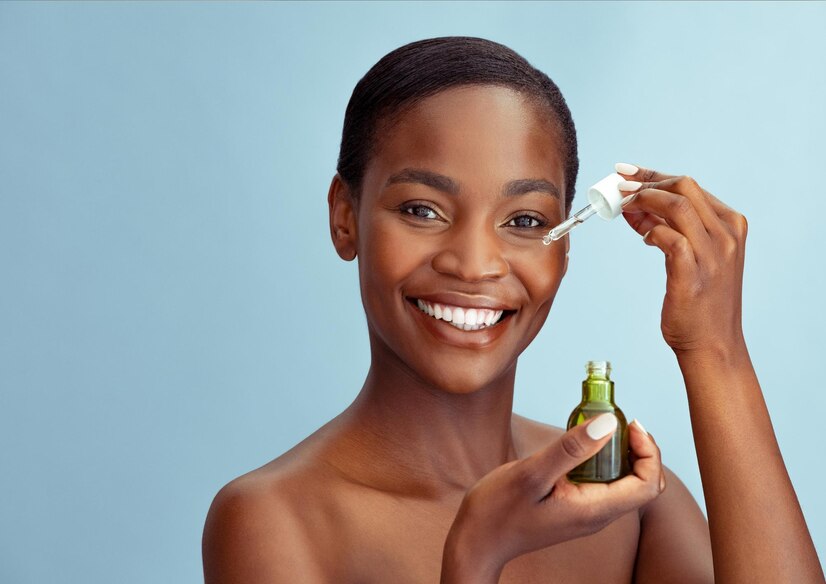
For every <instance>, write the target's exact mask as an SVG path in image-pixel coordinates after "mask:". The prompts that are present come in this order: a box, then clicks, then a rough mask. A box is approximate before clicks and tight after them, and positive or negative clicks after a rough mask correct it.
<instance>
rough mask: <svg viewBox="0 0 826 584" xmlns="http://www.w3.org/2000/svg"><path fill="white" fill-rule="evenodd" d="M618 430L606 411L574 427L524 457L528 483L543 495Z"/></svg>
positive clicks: (598, 449)
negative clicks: (528, 476) (528, 478)
mask: <svg viewBox="0 0 826 584" xmlns="http://www.w3.org/2000/svg"><path fill="white" fill-rule="evenodd" d="M616 429H617V417H616V416H615V415H614V414H612V413H610V412H609V413H605V414H601V415H599V416H596V417H595V418H591V419H590V420H588V421H587V422H585V423H583V424H579V425H578V426H574V427H573V428H571V429H570V430H568V431H567V432H565V433H564V434H563V435H562V436H560V437H559V438H558V439H557V440H556V441H555V442H553V443H552V444H550V445H548V446H546V447H545V448H543V449H542V450H540V451H539V452H536V453H534V454H532V455H531V456H529V457H527V458H525V459H523V463H525V465H526V466H525V468H524V469H523V470H524V472H525V473H526V474H528V475H530V477H531V478H532V480H530V481H529V482H530V484H532V485H535V486H536V487H537V489H538V491H537V493H536V494H537V496H539V497H544V496H545V495H547V494H548V492H549V491H550V490H551V489H552V488H553V486H554V484H555V483H556V481H558V480H559V479H560V477H562V476H563V475H565V474H567V473H568V472H570V471H572V470H573V469H574V468H576V467H577V466H579V465H580V464H582V463H583V462H585V461H586V460H588V459H589V458H591V457H592V456H594V455H595V454H596V453H597V452H599V451H600V450H601V449H602V447H603V446H605V444H606V443H607V442H608V440H610V438H611V436H613V435H614V432H615V431H616Z"/></svg>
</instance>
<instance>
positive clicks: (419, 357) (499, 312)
mask: <svg viewBox="0 0 826 584" xmlns="http://www.w3.org/2000/svg"><path fill="white" fill-rule="evenodd" d="M543 120H544V118H543V117H542V116H540V115H539V113H538V111H537V109H536V106H534V105H531V103H530V102H528V101H527V100H526V99H525V97H523V96H522V95H521V94H519V93H517V92H515V91H513V90H511V89H507V88H502V87H497V86H464V87H458V88H452V89H448V90H445V91H442V92H441V93H438V94H436V95H434V96H432V97H429V98H427V99H425V100H423V101H422V102H420V103H419V104H417V106H416V107H415V108H413V109H411V110H410V111H408V112H406V113H405V114H403V115H402V117H401V118H400V119H399V121H398V122H397V123H396V124H395V125H394V126H393V127H392V128H391V129H390V130H389V131H386V132H383V133H382V135H381V140H380V142H379V148H378V152H377V153H376V155H375V156H374V157H373V158H372V159H371V160H370V163H369V164H368V166H367V168H366V171H365V175H364V182H363V185H362V192H361V198H360V200H359V203H358V205H357V206H356V207H355V210H353V211H352V212H351V213H349V215H348V211H347V210H346V209H344V208H343V207H346V205H347V203H346V197H332V196H331V202H332V201H333V200H334V199H336V200H337V201H338V202H337V203H336V204H338V205H340V207H339V208H338V210H337V211H336V210H333V212H332V215H331V221H332V222H333V225H332V227H333V232H334V237H333V239H334V242H335V243H336V247H337V248H338V250H339V253H340V254H342V257H347V255H348V252H347V251H346V250H348V249H352V251H355V252H356V254H357V255H358V258H359V276H360V283H361V294H362V301H363V303H364V307H365V312H366V314H367V322H368V328H369V331H370V338H371V348H372V352H373V360H374V364H375V363H376V359H377V358H383V357H387V358H389V359H395V360H398V362H399V363H401V364H402V366H403V367H404V368H407V369H408V370H409V371H410V372H412V373H413V374H414V375H415V376H417V377H418V378H420V379H422V380H424V381H425V382H426V383H428V384H430V385H433V386H436V387H438V388H440V389H441V390H443V391H448V392H452V393H469V392H473V391H475V390H478V389H480V388H482V387H485V386H487V385H489V384H490V383H492V382H495V381H496V380H497V379H500V378H501V377H502V376H503V375H504V374H506V373H509V372H512V371H513V368H514V367H515V364H516V359H517V357H518V356H519V354H520V353H521V352H522V351H523V350H524V349H525V347H527V345H528V344H529V343H530V342H531V341H532V340H533V338H534V337H535V336H536V334H537V333H538V332H539V330H540V328H541V327H542V325H543V323H544V322H545V319H546V317H547V315H548V311H549V310H550V308H551V304H552V302H553V299H554V296H555V295H556V291H557V289H558V287H559V283H560V281H561V280H562V276H563V275H564V272H565V268H566V265H567V245H568V238H567V237H566V238H564V239H563V240H560V241H557V242H554V243H552V244H551V245H550V246H545V245H543V244H542V236H543V235H544V234H545V233H547V232H548V230H549V229H550V228H551V227H553V226H554V225H556V224H557V223H559V222H560V221H562V220H563V219H564V218H565V204H564V198H563V194H564V193H565V188H566V185H565V183H564V173H563V168H564V165H563V162H564V161H563V159H562V152H563V149H562V147H561V144H560V142H559V136H558V133H557V131H556V130H555V129H554V128H552V127H551V126H550V125H549V124H548V122H547V121H543ZM334 184H335V181H334ZM333 191H334V189H332V188H331V194H332V193H333ZM337 222H338V223H339V224H340V225H344V224H345V223H347V222H349V228H347V227H346V226H345V227H344V228H343V229H337V228H336V223H337ZM430 313H432V315H431V314H430ZM497 318H498V320H497ZM451 321H452V322H451ZM474 323H475V324H474ZM465 329H467V330H465Z"/></svg>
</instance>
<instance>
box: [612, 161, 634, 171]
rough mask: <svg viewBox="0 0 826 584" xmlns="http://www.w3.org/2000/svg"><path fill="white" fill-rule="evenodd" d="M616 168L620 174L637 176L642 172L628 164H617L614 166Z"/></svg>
mask: <svg viewBox="0 0 826 584" xmlns="http://www.w3.org/2000/svg"><path fill="white" fill-rule="evenodd" d="M614 168H615V169H616V171H617V172H618V173H620V174H637V172H638V171H639V170H640V169H639V168H637V167H636V166H634V165H633V164H628V163H627V162H617V163H616V164H615V165H614Z"/></svg>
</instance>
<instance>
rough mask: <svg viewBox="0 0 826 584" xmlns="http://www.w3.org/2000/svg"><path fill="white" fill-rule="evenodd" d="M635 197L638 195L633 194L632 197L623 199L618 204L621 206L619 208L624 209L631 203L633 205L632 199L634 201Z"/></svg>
mask: <svg viewBox="0 0 826 584" xmlns="http://www.w3.org/2000/svg"><path fill="white" fill-rule="evenodd" d="M637 195H639V193H634V194H632V195H628V196H627V197H625V198H624V199H623V200H622V202H621V203H620V206H621V207H625V206H626V205H630V204H631V203H633V202H634V199H636V198H637Z"/></svg>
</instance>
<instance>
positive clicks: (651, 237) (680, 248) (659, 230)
mask: <svg viewBox="0 0 826 584" xmlns="http://www.w3.org/2000/svg"><path fill="white" fill-rule="evenodd" d="M642 240H643V242H645V244H646V245H653V246H655V247H658V248H660V250H661V251H662V252H663V253H664V254H665V268H666V273H667V275H668V276H669V277H673V278H676V279H677V280H682V279H686V280H688V281H693V280H695V279H696V278H697V277H698V276H699V274H698V270H699V266H698V265H697V258H696V257H695V255H694V250H693V249H692V247H691V243H689V241H688V239H687V238H686V237H685V236H684V235H682V234H681V233H678V232H677V231H675V230H674V229H672V228H671V227H669V226H668V225H657V226H655V227H653V228H652V229H651V231H649V232H648V233H646V234H645V235H644V236H643V238H642Z"/></svg>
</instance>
